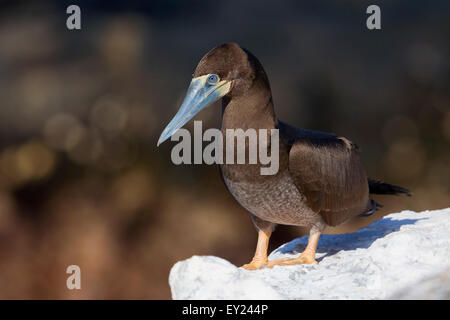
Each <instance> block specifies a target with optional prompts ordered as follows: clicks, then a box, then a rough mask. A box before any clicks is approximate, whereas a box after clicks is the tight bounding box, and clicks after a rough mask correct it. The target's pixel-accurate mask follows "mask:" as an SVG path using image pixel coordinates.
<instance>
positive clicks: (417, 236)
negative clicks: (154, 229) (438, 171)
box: [169, 208, 450, 299]
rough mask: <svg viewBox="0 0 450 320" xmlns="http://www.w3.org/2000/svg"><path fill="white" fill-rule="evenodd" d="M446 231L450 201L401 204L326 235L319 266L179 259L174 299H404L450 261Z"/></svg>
mask: <svg viewBox="0 0 450 320" xmlns="http://www.w3.org/2000/svg"><path fill="white" fill-rule="evenodd" d="M449 231H450V208H449V209H444V210H436V211H424V212H419V213H416V212H412V211H403V212H400V213H395V214H390V215H388V216H385V217H384V218H383V219H381V220H379V221H376V222H374V223H372V224H371V225H370V226H369V227H367V228H363V229H361V230H359V231H357V232H355V233H349V234H342V235H322V236H321V238H320V242H319V247H318V252H317V257H316V258H317V260H318V261H319V265H295V266H282V267H280V266H276V267H275V268H273V269H262V270H257V271H248V270H244V269H242V268H238V267H236V266H234V265H233V264H231V263H229V262H228V261H226V260H223V259H221V258H217V257H212V256H204V257H200V256H194V257H192V258H190V259H187V260H185V261H180V262H178V263H176V264H175V266H174V267H173V268H172V270H171V272H170V276H169V284H170V287H171V290H172V297H173V299H386V298H390V297H393V298H401V297H402V295H401V292H402V290H401V289H402V288H404V287H411V286H412V287H414V284H415V283H418V282H420V281H422V280H423V279H426V278H428V277H430V276H433V275H435V274H438V273H442V272H444V270H447V268H448V267H449V266H450V237H449ZM306 243H307V237H302V238H298V239H295V240H293V241H291V242H289V243H286V244H285V245H283V246H281V247H280V248H278V249H276V250H275V251H274V252H272V253H271V254H270V256H269V260H272V259H277V258H284V257H295V256H298V255H299V254H300V253H301V252H302V251H303V249H304V247H305V245H306ZM249 258H251V257H249ZM433 283H434V284H435V283H436V281H435V282H433ZM442 283H443V285H445V284H444V283H446V284H448V281H447V282H442ZM416 287H417V288H422V287H423V286H416ZM435 287H436V284H435V285H434V287H433V288H435ZM424 290H425V289H424ZM439 290H441V289H439ZM441 291H445V290H441ZM399 292H400V293H399ZM445 292H448V290H447V291H445ZM403 296H404V295H403ZM416 296H421V292H417V294H416ZM428 296H430V295H428Z"/></svg>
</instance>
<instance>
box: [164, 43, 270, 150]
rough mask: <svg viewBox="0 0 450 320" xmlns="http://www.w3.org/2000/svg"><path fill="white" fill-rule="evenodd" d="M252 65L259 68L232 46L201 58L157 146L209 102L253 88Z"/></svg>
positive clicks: (251, 58)
mask: <svg viewBox="0 0 450 320" xmlns="http://www.w3.org/2000/svg"><path fill="white" fill-rule="evenodd" d="M255 61H256V63H258V64H259V62H257V60H256V58H254V57H253V56H252V55H251V54H250V53H249V52H247V51H246V50H244V49H242V48H241V47H240V46H239V45H237V44H235V43H226V44H223V45H221V46H218V47H216V48H214V49H212V50H211V51H209V52H208V53H207V54H205V55H204V56H203V58H202V59H201V60H200V62H199V63H198V65H197V68H196V69H195V72H194V74H193V78H192V81H191V83H190V85H189V88H188V90H187V93H186V96H185V98H184V100H183V103H182V104H181V106H180V108H179V110H178V112H177V113H176V115H175V116H174V117H173V118H172V120H171V121H170V123H169V124H168V125H167V126H166V128H165V129H164V130H163V132H162V134H161V136H160V137H159V140H158V146H159V145H160V144H161V143H162V142H164V141H165V140H167V139H169V138H170V137H171V136H172V135H173V134H174V133H175V132H176V131H177V130H178V129H179V128H181V127H182V126H184V125H185V124H186V123H187V122H188V121H189V120H191V119H192V118H193V117H194V116H195V115H196V114H197V113H198V112H200V111H201V110H203V109H204V108H206V107H207V106H209V105H211V104H212V103H213V102H215V101H217V100H219V99H221V98H223V97H225V96H229V97H230V98H232V97H235V96H239V95H242V94H244V93H245V92H246V90H248V88H250V87H251V86H252V85H253V81H254V79H255V68H254V66H253V64H254V63H255ZM261 68H262V67H261ZM261 70H262V69H261ZM263 72H264V71H263Z"/></svg>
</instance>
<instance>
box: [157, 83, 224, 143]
mask: <svg viewBox="0 0 450 320" xmlns="http://www.w3.org/2000/svg"><path fill="white" fill-rule="evenodd" d="M209 76H210V75H204V76H201V77H197V78H194V79H192V81H191V84H190V85H189V89H188V91H187V94H186V97H185V98H184V101H183V104H182V105H181V107H180V109H179V110H178V112H177V114H176V115H175V117H173V119H172V120H171V121H170V123H169V124H168V125H167V127H166V128H165V129H164V131H163V132H162V133H161V136H160V137H159V140H158V146H159V145H160V144H161V143H163V142H164V141H166V140H167V139H169V138H170V137H171V136H172V135H173V134H174V133H175V132H176V131H177V130H178V129H180V128H181V127H182V126H184V125H185V124H186V122H188V121H189V120H191V119H192V118H193V117H194V116H195V115H196V114H197V113H198V112H200V110H202V109H204V108H206V107H207V106H209V105H210V104H211V103H213V102H214V101H217V100H218V99H220V98H222V97H223V96H224V95H226V94H227V93H228V92H229V91H230V87H231V82H230V81H227V80H223V81H218V82H217V83H215V84H211V83H209V82H208V77H209Z"/></svg>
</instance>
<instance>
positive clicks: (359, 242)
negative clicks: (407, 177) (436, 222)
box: [272, 218, 428, 262]
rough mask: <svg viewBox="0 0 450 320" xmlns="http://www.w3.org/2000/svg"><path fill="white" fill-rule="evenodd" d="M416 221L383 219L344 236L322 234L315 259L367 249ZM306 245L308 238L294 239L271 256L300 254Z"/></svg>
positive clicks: (319, 259)
mask: <svg viewBox="0 0 450 320" xmlns="http://www.w3.org/2000/svg"><path fill="white" fill-rule="evenodd" d="M425 219H428V218H417V219H402V220H394V219H392V218H384V219H381V220H379V221H376V222H374V223H372V224H371V225H369V226H368V227H365V228H362V229H360V230H358V231H357V232H353V233H345V234H323V235H321V236H320V240H319V245H318V247H317V256H316V259H317V261H318V262H320V261H321V260H323V258H325V257H329V256H332V255H334V254H336V253H338V252H339V251H342V250H345V251H348V250H356V249H367V248H369V247H370V246H371V245H372V243H373V242H374V241H375V240H377V239H380V238H384V237H385V236H387V235H388V234H390V233H392V232H396V231H399V230H400V228H401V227H402V226H405V225H412V224H415V223H416V222H417V221H419V220H425ZM307 243H308V236H304V237H301V238H298V239H294V240H292V241H290V242H288V243H286V244H284V245H283V246H281V247H279V248H278V249H276V250H275V251H273V252H272V254H290V255H294V254H300V253H302V252H303V250H304V249H305V247H306V245H307Z"/></svg>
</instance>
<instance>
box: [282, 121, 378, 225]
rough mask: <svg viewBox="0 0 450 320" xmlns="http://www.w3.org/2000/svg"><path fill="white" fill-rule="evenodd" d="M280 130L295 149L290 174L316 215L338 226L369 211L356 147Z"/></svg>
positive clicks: (301, 131)
mask: <svg viewBox="0 0 450 320" xmlns="http://www.w3.org/2000/svg"><path fill="white" fill-rule="evenodd" d="M280 127H281V128H280V129H281V135H282V136H284V137H289V138H288V139H289V141H287V143H288V144H289V145H290V146H291V148H290V151H289V172H290V174H291V176H292V179H293V181H294V184H295V185H296V187H297V188H298V189H299V191H300V193H301V194H302V196H303V197H304V198H305V202H306V204H307V205H308V206H309V207H310V208H311V209H312V210H313V211H314V212H317V213H319V214H320V215H321V216H322V218H323V219H324V221H325V222H326V223H327V224H328V225H331V226H335V225H338V224H340V223H342V222H344V221H345V220H347V219H349V218H351V217H353V216H355V215H358V214H361V213H363V212H365V211H366V210H367V209H368V206H369V203H370V202H369V198H368V194H369V187H368V182H367V176H366V173H365V170H364V168H363V167H362V165H361V163H360V160H359V155H358V148H357V146H356V145H355V144H353V143H352V142H351V141H350V140H348V139H346V138H343V137H337V136H336V135H334V134H329V133H323V132H319V131H311V130H305V129H299V128H295V127H292V126H288V125H286V124H283V123H281V126H280ZM287 131H289V132H287ZM283 133H287V134H283Z"/></svg>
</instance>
